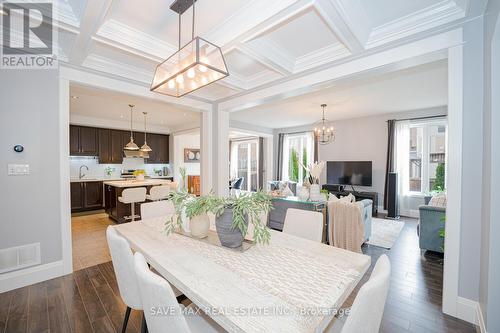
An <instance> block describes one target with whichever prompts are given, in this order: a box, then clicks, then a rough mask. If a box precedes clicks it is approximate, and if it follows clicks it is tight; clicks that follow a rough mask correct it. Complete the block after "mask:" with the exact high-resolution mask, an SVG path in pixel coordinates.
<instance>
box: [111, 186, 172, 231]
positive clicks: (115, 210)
mask: <svg viewBox="0 0 500 333" xmlns="http://www.w3.org/2000/svg"><path fill="white" fill-rule="evenodd" d="M169 183H170V181H169V180H166V179H145V180H135V179H133V180H111V181H105V182H104V202H105V209H106V213H107V214H108V215H109V217H110V218H112V219H113V220H115V221H116V222H118V223H124V222H130V219H126V218H125V217H126V216H130V215H131V207H130V206H131V205H130V204H124V203H122V202H120V201H119V200H118V198H119V197H120V196H121V195H122V192H123V190H125V189H127V188H131V187H145V188H146V189H147V191H148V192H149V189H150V188H151V187H153V186H159V185H166V184H169ZM140 206H141V203H136V204H135V214H136V215H140V213H141V209H140ZM139 219H140V217H138V218H136V220H139Z"/></svg>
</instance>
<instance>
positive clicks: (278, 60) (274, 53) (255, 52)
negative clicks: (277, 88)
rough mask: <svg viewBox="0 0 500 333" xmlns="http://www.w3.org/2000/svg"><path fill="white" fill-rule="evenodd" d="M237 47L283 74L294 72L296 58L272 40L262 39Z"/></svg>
mask: <svg viewBox="0 0 500 333" xmlns="http://www.w3.org/2000/svg"><path fill="white" fill-rule="evenodd" d="M237 49H238V50H240V51H241V52H243V53H245V54H246V55H248V56H249V57H250V58H253V59H254V60H256V61H258V62H260V63H261V64H263V65H265V66H266V67H268V68H269V69H271V70H273V71H275V72H277V73H280V74H281V75H288V74H291V73H293V69H294V66H295V59H294V58H292V57H290V55H288V54H287V53H286V52H285V51H283V50H281V49H280V48H279V47H278V46H276V45H274V44H273V43H272V42H271V41H268V40H264V39H261V40H258V41H253V42H252V43H251V44H250V43H248V44H243V45H240V46H238V47H237Z"/></svg>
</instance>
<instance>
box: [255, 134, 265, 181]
mask: <svg viewBox="0 0 500 333" xmlns="http://www.w3.org/2000/svg"><path fill="white" fill-rule="evenodd" d="M257 151H258V152H259V156H258V167H257V178H258V181H257V183H258V185H257V188H258V189H260V190H262V189H263V188H264V138H263V137H259V143H258V150H257Z"/></svg>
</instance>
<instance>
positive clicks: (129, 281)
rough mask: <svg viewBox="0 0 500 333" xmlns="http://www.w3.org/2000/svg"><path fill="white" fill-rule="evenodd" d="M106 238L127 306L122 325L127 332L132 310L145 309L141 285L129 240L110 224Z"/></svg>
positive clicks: (123, 330) (119, 286)
mask: <svg viewBox="0 0 500 333" xmlns="http://www.w3.org/2000/svg"><path fill="white" fill-rule="evenodd" d="M106 238H107V239H108V247H109V252H110V254H111V259H112V261H113V269H114V271H115V275H116V281H117V283H118V289H119V290H120V295H121V297H122V300H123V303H125V305H126V306H127V310H126V311H125V317H124V319H123V325H122V332H125V331H126V329H127V324H128V319H129V317H130V310H131V309H134V310H142V309H143V307H142V301H141V294H140V292H139V285H138V283H137V278H136V275H135V267H134V255H133V254H132V250H131V249H130V246H129V244H128V242H127V240H126V239H125V238H123V237H121V236H120V235H118V233H117V232H116V230H115V229H114V228H113V227H111V226H109V227H108V228H107V229H106ZM143 325H144V323H143Z"/></svg>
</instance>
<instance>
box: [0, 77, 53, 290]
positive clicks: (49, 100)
mask: <svg viewBox="0 0 500 333" xmlns="http://www.w3.org/2000/svg"><path fill="white" fill-rule="evenodd" d="M1 72H2V73H1V74H0V87H1V89H0V117H1V118H0V184H1V186H0V187H1V190H2V192H1V194H0V196H1V199H0V211H1V212H2V216H1V218H0V248H9V247H12V246H19V245H23V244H30V243H37V242H40V244H41V259H42V264H48V263H54V262H57V261H60V260H61V259H62V248H61V246H62V245H61V244H62V243H61V221H60V212H61V198H60V167H59V161H60V159H59V157H60V156H59V142H60V138H59V98H58V96H59V77H58V71H55V70H2V71H1ZM16 144H21V145H23V146H24V148H25V150H24V152H22V153H15V152H14V150H13V147H14V145H16ZM8 163H18V164H29V166H30V175H27V176H8V175H7V164H8ZM0 289H2V288H1V286H0Z"/></svg>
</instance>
